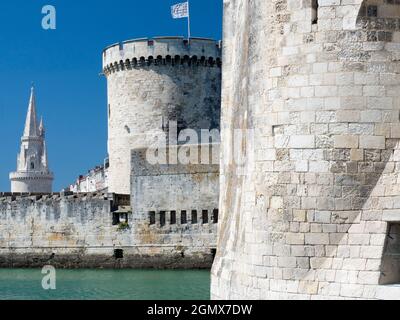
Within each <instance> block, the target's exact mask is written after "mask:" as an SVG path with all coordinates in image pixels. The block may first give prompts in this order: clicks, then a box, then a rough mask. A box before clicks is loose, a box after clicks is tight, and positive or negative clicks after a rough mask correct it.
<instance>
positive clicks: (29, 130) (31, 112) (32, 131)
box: [24, 85, 38, 137]
mask: <svg viewBox="0 0 400 320" xmlns="http://www.w3.org/2000/svg"><path fill="white" fill-rule="evenodd" d="M37 136H38V128H37V119H36V99H35V89H34V87H33V85H32V88H31V97H30V99H29V107H28V114H27V115H26V122H25V129H24V137H37Z"/></svg>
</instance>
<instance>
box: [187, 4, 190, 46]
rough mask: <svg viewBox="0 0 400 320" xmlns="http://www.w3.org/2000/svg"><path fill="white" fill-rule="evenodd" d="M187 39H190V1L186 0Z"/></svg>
mask: <svg viewBox="0 0 400 320" xmlns="http://www.w3.org/2000/svg"><path fill="white" fill-rule="evenodd" d="M187 3H188V40H189V41H190V1H189V0H188V2H187Z"/></svg>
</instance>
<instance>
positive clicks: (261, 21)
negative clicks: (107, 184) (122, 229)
mask: <svg viewBox="0 0 400 320" xmlns="http://www.w3.org/2000/svg"><path fill="white" fill-rule="evenodd" d="M316 3H318V6H316ZM224 10H225V14H224V48H223V50H224V61H223V65H224V69H223V93H222V115H223V117H222V125H221V126H222V135H221V136H222V160H223V161H222V164H223V165H222V167H221V202H220V203H221V208H220V209H221V218H220V225H219V240H218V254H217V257H216V261H215V263H214V266H213V271H212V296H213V298H215V299H231V298H233V299H295V298H299V299H375V298H385V297H390V296H392V295H391V294H387V295H386V294H384V291H385V286H379V284H382V283H383V284H387V283H399V282H400V276H399V275H400V271H399V266H400V263H399V262H398V261H399V260H398V258H396V257H398V255H396V254H393V252H397V253H400V246H399V238H400V236H399V231H398V230H399V227H398V221H397V223H396V221H393V219H396V216H397V213H396V211H395V210H398V209H399V206H400V201H399V196H398V194H399V191H400V189H399V187H398V183H399V180H398V179H399V169H400V162H399V161H400V159H399V157H398V154H399V152H398V149H399V147H398V142H399V141H398V136H399V132H398V131H399V130H398V126H399V121H400V120H399V98H398V97H399V92H400V91H399V89H400V64H399V57H398V53H395V51H396V50H398V48H399V41H400V37H399V36H398V32H399V24H398V17H399V16H400V5H399V3H398V1H384V0H374V1H372V0H371V1H370V0H366V1H363V0H349V1H343V0H342V1H341V0H326V1H311V0H305V1H292V0H269V1H265V0H254V1H246V0H225V1H224ZM394 48H397V49H394ZM271 128H272V130H271ZM238 129H242V130H247V129H252V130H254V137H253V138H243V139H242V140H240V141H236V142H235V143H236V144H233V143H232V142H231V137H232V135H233V131H234V130H238ZM238 145H240V146H246V148H244V147H243V148H241V149H240V148H239V149H240V150H239V151H237V152H238V153H239V156H238V158H240V159H244V162H245V164H237V163H235V162H233V161H231V159H232V158H233V157H232V154H233V153H234V148H235V147H237V146H238ZM271 149H275V151H276V152H271V154H273V155H282V153H281V152H280V150H281V149H286V150H287V151H288V152H287V151H286V152H285V156H284V157H276V158H274V157H269V158H267V157H266V156H265V155H263V153H262V152H260V150H271ZM260 155H262V157H261V156H260ZM237 172H240V174H237ZM244 195H246V196H244ZM247 195H248V196H247ZM277 199H279V201H277ZM382 217H384V218H385V219H388V221H383V220H382ZM387 234H389V235H388V236H387ZM385 239H386V240H385ZM303 241H304V242H303ZM385 242H386V244H387V245H386V246H385ZM384 248H386V249H385V250H384ZM261 256H262V260H261V259H260V257H261ZM304 258H307V259H309V263H307V260H304ZM259 270H264V271H265V272H259ZM391 291H392V292H395V291H396V290H394V289H392V290H391ZM377 292H378V294H377Z"/></svg>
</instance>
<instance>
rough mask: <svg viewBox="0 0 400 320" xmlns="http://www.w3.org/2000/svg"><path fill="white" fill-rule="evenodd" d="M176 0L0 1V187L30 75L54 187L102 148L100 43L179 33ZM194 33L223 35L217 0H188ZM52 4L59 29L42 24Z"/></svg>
mask: <svg viewBox="0 0 400 320" xmlns="http://www.w3.org/2000/svg"><path fill="white" fill-rule="evenodd" d="M178 2H183V1H180V0H143V1H141V0H111V1H105V0H46V1H41V0H13V1H1V2H0V30H1V31H0V49H1V54H0V88H1V91H0V137H1V144H2V146H1V149H0V191H9V190H10V183H9V180H8V174H9V172H10V171H14V170H15V169H16V157H17V152H18V150H19V142H20V138H21V135H22V132H23V127H24V122H25V116H26V112H27V108H28V100H29V93H30V86H31V82H34V83H35V88H36V99H37V108H38V114H39V116H40V115H43V117H44V122H45V126H46V129H47V133H46V134H47V146H48V151H49V162H50V167H51V169H52V171H54V173H55V176H56V180H55V185H54V190H55V191H59V190H60V189H61V188H63V187H65V186H67V185H68V184H70V183H72V182H73V181H74V180H75V179H76V177H77V176H78V175H79V174H84V173H86V172H87V170H88V169H90V168H92V167H94V166H96V165H98V164H101V163H102V162H103V159H104V158H105V156H106V155H107V114H106V106H107V93H106V80H105V78H103V77H101V76H99V73H100V72H101V53H102V50H103V49H104V48H105V47H106V46H108V45H110V44H113V43H116V42H119V41H124V40H129V39H133V38H141V37H152V36H184V35H186V33H187V22H186V19H180V20H173V19H172V18H171V13H170V6H171V5H172V4H175V3H178ZM190 4H191V23H192V36H193V37H209V38H214V39H218V40H219V39H221V36H222V35H221V34H222V0H191V1H190ZM45 5H53V6H54V7H55V8H56V10H57V29H56V30H44V29H43V28H42V18H43V17H44V15H43V14H42V13H41V11H42V7H43V6H45Z"/></svg>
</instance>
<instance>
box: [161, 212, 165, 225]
mask: <svg viewBox="0 0 400 320" xmlns="http://www.w3.org/2000/svg"><path fill="white" fill-rule="evenodd" d="M160 225H161V227H164V226H165V211H160Z"/></svg>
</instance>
